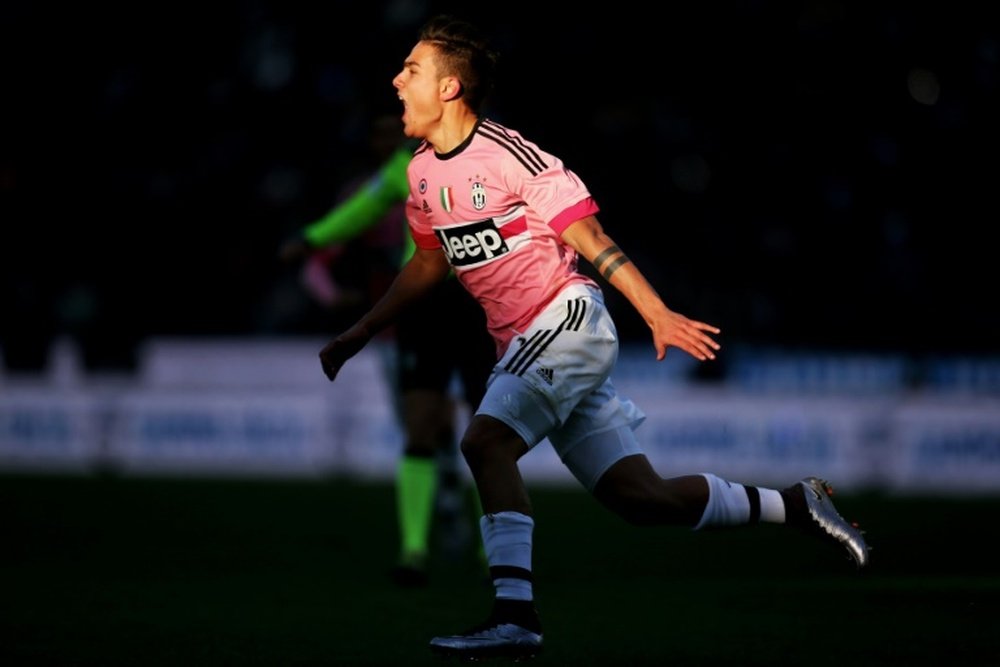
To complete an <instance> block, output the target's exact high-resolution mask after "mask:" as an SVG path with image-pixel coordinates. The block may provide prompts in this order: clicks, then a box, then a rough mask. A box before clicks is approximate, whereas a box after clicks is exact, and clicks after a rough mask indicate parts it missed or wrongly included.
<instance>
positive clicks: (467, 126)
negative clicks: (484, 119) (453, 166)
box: [427, 104, 479, 153]
mask: <svg viewBox="0 0 1000 667" xmlns="http://www.w3.org/2000/svg"><path fill="white" fill-rule="evenodd" d="M478 120H479V117H478V116H477V115H476V114H475V113H473V112H472V111H471V110H470V109H469V108H468V107H466V106H465V105H464V104H456V105H454V106H449V107H446V108H445V112H444V114H443V115H442V117H441V121H440V122H439V123H438V126H437V128H436V129H435V131H434V132H433V134H432V135H431V136H429V137H427V140H428V141H429V142H430V143H431V145H432V146H433V147H434V152H435V153H450V152H451V151H453V150H455V148H457V147H458V146H459V145H460V144H461V143H462V142H463V141H465V140H466V138H468V136H469V135H470V134H472V131H473V130H474V129H475V128H476V122H477V121H478Z"/></svg>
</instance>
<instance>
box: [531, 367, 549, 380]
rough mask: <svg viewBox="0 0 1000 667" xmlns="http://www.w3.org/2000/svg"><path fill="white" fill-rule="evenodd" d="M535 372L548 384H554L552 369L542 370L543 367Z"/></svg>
mask: <svg viewBox="0 0 1000 667" xmlns="http://www.w3.org/2000/svg"><path fill="white" fill-rule="evenodd" d="M535 372H536V373H538V375H539V376H540V377H541V378H542V379H543V380H545V382H546V384H552V369H551V368H542V367H541V366H539V367H538V368H536V369H535Z"/></svg>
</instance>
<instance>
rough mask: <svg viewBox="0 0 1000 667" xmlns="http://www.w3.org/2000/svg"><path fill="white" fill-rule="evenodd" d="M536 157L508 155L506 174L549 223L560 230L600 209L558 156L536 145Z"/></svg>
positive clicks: (512, 187)
mask: <svg viewBox="0 0 1000 667" xmlns="http://www.w3.org/2000/svg"><path fill="white" fill-rule="evenodd" d="M534 148H535V155H536V156H537V158H538V159H537V160H535V161H533V162H532V163H531V164H528V165H526V164H525V162H523V161H521V160H518V159H515V158H514V157H513V156H509V157H507V158H506V159H505V160H504V164H503V176H504V181H505V183H506V184H507V187H508V188H510V190H511V192H514V193H517V195H518V196H520V197H521V198H522V199H523V200H524V203H526V204H527V205H528V206H530V207H531V208H532V209H534V211H535V212H536V213H538V215H539V216H540V217H541V218H542V219H543V220H545V222H546V223H548V225H549V226H550V227H551V228H552V229H553V231H555V233H556V234H561V233H562V232H563V230H565V229H566V228H567V227H569V226H570V225H571V224H572V223H574V222H576V221H577V220H580V219H581V218H585V217H587V216H588V215H594V214H596V213H597V212H598V211H599V210H600V209H599V208H598V206H597V202H596V201H594V198H593V197H592V196H591V194H590V192H589V191H588V190H587V186H586V185H585V184H584V183H583V181H582V180H580V178H579V176H577V175H576V174H575V173H574V172H573V171H571V170H570V169H568V168H567V167H566V166H565V165H564V164H563V162H562V160H560V159H559V158H557V157H555V156H554V155H551V154H550V153H546V152H544V151H542V150H540V149H538V148H537V147H534Z"/></svg>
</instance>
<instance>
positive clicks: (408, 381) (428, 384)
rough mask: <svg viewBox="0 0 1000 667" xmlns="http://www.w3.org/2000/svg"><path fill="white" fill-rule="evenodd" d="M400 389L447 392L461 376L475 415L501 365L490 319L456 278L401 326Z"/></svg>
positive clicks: (439, 288)
mask: <svg viewBox="0 0 1000 667" xmlns="http://www.w3.org/2000/svg"><path fill="white" fill-rule="evenodd" d="M395 331H396V345H397V347H398V351H399V359H398V362H399V389H400V391H402V392H406V391H408V390H414V389H427V390H430V391H438V392H442V393H443V392H447V391H448V388H449V387H450V385H451V382H452V378H453V377H455V374H456V373H457V374H458V377H459V379H460V380H461V386H462V394H463V396H464V397H465V400H466V401H467V402H468V404H469V405H470V406H471V407H472V409H473V410H475V408H476V407H477V406H478V405H479V403H480V401H481V400H482V398H483V394H484V393H485V391H486V381H487V380H488V379H489V377H490V373H491V372H492V370H493V366H494V365H495V364H496V361H497V359H496V344H495V343H494V341H493V337H492V336H490V334H489V332H488V331H487V330H486V314H485V313H484V312H483V309H482V307H481V306H480V305H479V304H478V303H476V301H475V299H473V298H472V297H471V296H470V295H469V293H468V292H466V291H465V288H464V287H462V285H461V283H459V282H458V280H457V279H455V278H454V277H451V278H448V279H447V280H444V281H442V282H441V283H439V284H438V285H436V286H435V287H434V289H432V290H431V292H430V293H428V295H427V296H426V297H425V298H424V299H422V300H421V301H419V302H418V303H415V304H412V305H411V307H410V308H409V309H408V310H407V311H406V312H405V313H404V314H403V316H402V317H400V318H399V319H398V320H397V321H396V329H395Z"/></svg>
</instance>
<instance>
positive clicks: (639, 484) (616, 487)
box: [593, 454, 709, 526]
mask: <svg viewBox="0 0 1000 667" xmlns="http://www.w3.org/2000/svg"><path fill="white" fill-rule="evenodd" d="M593 493H594V497H595V498H597V500H598V501H600V502H601V504H603V505H604V506H605V507H607V508H608V509H610V510H611V511H612V512H615V513H616V514H618V515H619V516H621V517H622V518H623V519H625V520H626V521H628V522H629V523H632V524H635V525H640V526H655V525H681V526H694V525H696V524H697V523H698V521H699V519H700V518H701V516H702V514H703V513H704V512H705V506H706V504H707V503H708V498H709V487H708V483H707V482H706V479H705V477H704V476H702V475H685V476H682V477H673V478H670V479H664V478H662V477H660V475H659V474H657V472H656V471H655V470H654V469H653V466H652V465H651V464H650V462H649V459H648V458H646V456H645V454H633V455H631V456H626V457H625V458H622V459H620V460H618V461H617V462H616V463H614V464H613V465H612V466H611V467H610V468H608V470H607V471H606V472H605V473H604V474H603V475H601V478H600V479H599V480H598V482H597V485H596V486H595V487H594V491H593Z"/></svg>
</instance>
